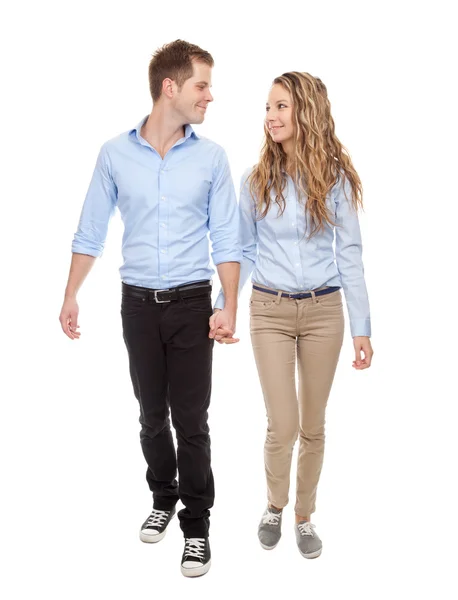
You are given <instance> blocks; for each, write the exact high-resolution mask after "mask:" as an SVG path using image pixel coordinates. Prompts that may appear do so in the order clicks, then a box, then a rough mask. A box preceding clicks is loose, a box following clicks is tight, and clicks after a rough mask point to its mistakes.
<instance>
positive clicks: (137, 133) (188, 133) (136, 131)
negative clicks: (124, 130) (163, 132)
mask: <svg viewBox="0 0 458 600" xmlns="http://www.w3.org/2000/svg"><path fill="white" fill-rule="evenodd" d="M148 117H149V115H146V117H143V119H142V120H141V121H140V123H138V125H136V126H135V127H134V128H133V129H131V130H130V131H129V134H130V135H135V137H136V138H137V142H139V143H140V144H141V143H142V140H143V138H141V137H140V131H141V130H142V127H143V125H144V124H145V123H146V120H147V119H148ZM190 137H194V138H195V139H196V140H198V139H199V137H200V136H198V135H197V133H196V132H195V131H194V129H193V128H192V127H191V125H185V128H184V139H183V142H186V140H188V139H189V138H190Z"/></svg>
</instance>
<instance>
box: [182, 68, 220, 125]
mask: <svg viewBox="0 0 458 600" xmlns="http://www.w3.org/2000/svg"><path fill="white" fill-rule="evenodd" d="M211 75H212V69H211V67H209V66H208V65H207V64H205V63H202V62H197V61H194V62H193V74H192V77H190V78H189V79H187V80H186V81H185V82H184V84H183V86H182V87H181V90H177V92H176V95H175V97H174V109H175V110H176V111H177V113H179V114H180V116H181V117H182V118H183V122H184V123H197V124H199V123H203V120H204V119H205V113H206V111H207V106H208V104H209V103H210V102H212V101H213V96H212V95H211V93H210V87H211Z"/></svg>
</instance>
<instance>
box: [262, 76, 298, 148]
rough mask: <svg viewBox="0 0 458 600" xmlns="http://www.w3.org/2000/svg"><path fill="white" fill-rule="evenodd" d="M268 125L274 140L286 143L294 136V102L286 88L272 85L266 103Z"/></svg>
mask: <svg viewBox="0 0 458 600" xmlns="http://www.w3.org/2000/svg"><path fill="white" fill-rule="evenodd" d="M266 126H267V128H268V130H269V134H270V136H271V138H272V139H273V141H274V142H277V143H278V144H284V143H285V142H287V141H289V140H292V139H293V138H294V125H293V104H292V102H291V96H290V94H289V92H288V91H287V90H285V88H284V87H283V86H282V85H280V84H278V83H276V84H275V85H273V86H272V88H271V90H270V93H269V98H268V99H267V104H266Z"/></svg>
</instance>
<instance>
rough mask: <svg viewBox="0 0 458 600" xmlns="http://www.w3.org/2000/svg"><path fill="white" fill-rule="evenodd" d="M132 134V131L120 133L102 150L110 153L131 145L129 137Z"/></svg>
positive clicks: (103, 146) (104, 145)
mask: <svg viewBox="0 0 458 600" xmlns="http://www.w3.org/2000/svg"><path fill="white" fill-rule="evenodd" d="M131 132H132V130H129V131H124V132H123V133H119V134H118V135H116V136H115V137H112V138H110V139H109V140H107V141H106V142H105V143H104V144H103V145H102V149H104V150H106V151H108V152H110V150H119V149H121V148H123V147H125V146H126V145H127V144H129V143H130V141H129V137H130V134H131Z"/></svg>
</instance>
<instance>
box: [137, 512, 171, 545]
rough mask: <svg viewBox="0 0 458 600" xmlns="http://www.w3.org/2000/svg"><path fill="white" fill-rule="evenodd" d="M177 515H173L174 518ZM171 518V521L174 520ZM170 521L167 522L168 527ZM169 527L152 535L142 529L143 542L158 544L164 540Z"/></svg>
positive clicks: (141, 537)
mask: <svg viewBox="0 0 458 600" xmlns="http://www.w3.org/2000/svg"><path fill="white" fill-rule="evenodd" d="M174 516H175V515H173V516H172V519H173V517H174ZM172 519H170V521H171V520H172ZM170 521H169V522H168V523H167V527H168V526H169V525H170ZM167 527H166V528H165V529H164V531H163V532H162V533H156V535H152V534H149V533H143V531H142V530H141V529H140V539H141V541H142V542H145V544H156V543H157V542H160V541H161V540H162V538H163V537H164V536H165V534H166V533H167Z"/></svg>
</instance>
